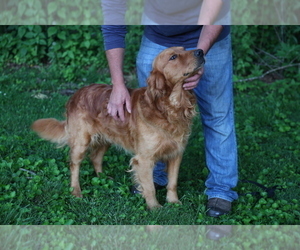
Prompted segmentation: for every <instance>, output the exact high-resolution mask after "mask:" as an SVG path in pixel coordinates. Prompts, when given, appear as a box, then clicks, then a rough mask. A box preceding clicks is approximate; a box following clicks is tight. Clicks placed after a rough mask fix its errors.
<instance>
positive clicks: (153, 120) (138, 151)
mask: <svg viewBox="0 0 300 250" xmlns="http://www.w3.org/2000/svg"><path fill="white" fill-rule="evenodd" d="M203 63H204V59H203V53H202V51H201V50H193V51H185V50H184V49H183V48H182V47H172V48H168V49H166V50H164V51H163V52H162V53H160V54H159V55H158V56H157V57H156V59H155V60H154V62H153V70H152V72H151V74H150V77H149V78H148V80H147V82H148V86H147V87H144V88H138V89H129V92H130V95H131V103H132V112H131V114H129V113H127V112H126V114H125V122H121V121H116V120H114V119H113V118H112V117H111V116H110V115H109V114H108V113H107V104H108V101H109V97H110V94H111V91H112V86H111V85H104V84H93V85H90V86H86V87H83V88H82V89H80V90H78V91H77V92H76V93H75V94H74V95H73V96H72V97H71V98H70V100H69V101H68V103H67V105H66V111H67V112H66V117H67V119H66V121H62V122H60V121H57V120H56V119H52V118H50V119H40V120H37V121H35V122H34V123H33V125H32V129H33V130H34V131H36V132H37V133H38V134H39V136H40V137H42V138H44V139H47V140H50V141H52V142H56V143H58V144H60V145H65V144H67V145H68V146H69V147H70V161H71V162H70V170H71V187H73V192H72V194H73V195H75V196H77V197H82V195H81V189H80V185H79V168H80V163H81V161H82V159H83V157H84V155H85V152H86V150H87V149H88V148H90V149H91V160H92V162H93V165H94V169H95V171H96V173H100V172H102V158H103V155H104V153H105V151H106V150H107V149H108V148H109V146H110V145H111V144H116V145H119V146H121V147H122V148H124V149H125V150H126V151H129V152H131V153H132V154H133V155H134V156H133V158H132V159H131V162H130V164H131V166H132V171H133V172H134V173H135V181H136V182H137V183H138V184H139V186H140V187H141V190H142V194H143V196H144V198H145V199H146V203H147V206H148V207H149V208H150V209H152V208H155V207H160V204H159V203H158V201H157V199H156V197H155V188H154V184H153V167H154V164H155V162H157V161H159V160H162V161H165V162H166V163H167V171H168V186H167V201H168V202H173V203H179V200H178V196H177V177H178V170H179V165H180V162H181V159H182V154H183V151H184V148H185V146H186V143H187V140H188V136H189V133H190V126H191V124H192V118H193V117H194V115H195V103H196V100H195V97H194V94H193V92H192V91H186V90H183V87H182V85H183V83H184V80H185V79H186V78H188V77H190V76H192V75H194V74H195V73H197V72H198V70H199V69H200V68H201V67H202V65H203Z"/></svg>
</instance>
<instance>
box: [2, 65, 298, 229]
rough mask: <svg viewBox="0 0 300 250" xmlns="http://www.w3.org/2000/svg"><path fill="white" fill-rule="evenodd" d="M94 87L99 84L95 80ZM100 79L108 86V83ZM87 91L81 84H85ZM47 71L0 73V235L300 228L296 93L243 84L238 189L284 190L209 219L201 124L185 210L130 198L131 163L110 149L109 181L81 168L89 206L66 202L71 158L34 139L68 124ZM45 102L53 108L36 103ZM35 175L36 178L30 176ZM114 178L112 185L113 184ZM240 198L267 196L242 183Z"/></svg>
mask: <svg viewBox="0 0 300 250" xmlns="http://www.w3.org/2000/svg"><path fill="white" fill-rule="evenodd" d="M96 78H97V77H96ZM103 79H106V78H105V77H103ZM79 85H80V86H82V84H79ZM76 87H77V85H75V84H70V83H69V84H65V83H61V80H60V76H59V74H57V73H55V72H52V71H51V68H50V69H43V68H39V69H38V68H20V69H18V70H10V71H1V72H0V111H1V116H0V124H1V125H0V155H1V156H0V170H1V171H0V207H1V209H0V224H2V225H7V224H10V225H41V224H42V225H53V224H56V225H64V224H73V225H98V224H101V225H152V224H159V225H210V224H220V225H222V224H229V225H250V224H251V225H266V224H270V225H274V224H280V225H283V224H299V222H300V219H299V218H300V212H299V211H300V207H299V206H300V202H299V197H300V189H299V185H300V184H299V182H300V148H299V142H300V129H299V127H300V109H299V107H300V83H299V82H296V81H294V80H292V79H291V80H290V81H287V80H286V79H285V80H278V81H277V82H274V83H272V84H266V83H262V82H257V81H256V82H251V83H237V84H236V86H235V106H236V109H235V111H236V130H237V136H238V146H239V173H240V179H247V180H253V181H256V182H258V183H261V184H263V185H265V186H267V187H272V186H275V185H278V186H280V189H277V190H276V195H275V197H273V198H268V197H267V194H266V193H264V192H261V193H260V196H252V195H245V196H244V195H242V196H240V199H239V200H238V201H236V202H234V203H233V211H232V213H231V214H230V215H226V216H223V217H221V218H219V219H214V218H210V217H207V216H206V215H205V204H206V196H205V195H204V194H203V192H204V189H205V186H204V182H205V179H206V176H207V174H208V171H207V169H206V167H205V159H204V148H203V136H202V130H201V125H200V123H199V121H198V119H196V120H195V124H194V128H193V133H192V136H191V138H190V141H189V145H188V147H187V149H186V152H185V154H184V159H183V162H182V165H181V171H180V174H179V187H178V193H179V197H180V200H181V201H182V205H174V204H173V205H170V204H166V203H165V195H166V192H165V190H161V191H159V192H158V198H159V201H160V202H161V203H162V204H164V207H163V208H162V209H160V210H157V211H148V210H147V209H146V206H145V202H144V200H143V199H142V198H141V197H140V196H139V195H131V194H130V191H129V188H130V186H131V178H130V174H129V173H128V172H126V171H127V170H128V169H129V166H128V163H129V159H130V156H128V155H125V154H124V153H123V152H122V151H119V150H116V149H115V148H112V149H110V150H109V152H108V153H107V154H106V156H105V159H104V173H103V174H102V175H101V176H100V178H98V177H96V176H95V174H94V172H93V168H92V166H91V163H90V162H89V160H88V159H86V160H85V161H84V162H83V164H82V167H81V177H80V181H81V187H82V190H83V194H84V198H83V199H78V198H74V197H72V196H71V195H70V188H69V169H68V148H60V149H57V148H56V147H55V145H53V144H50V143H49V142H46V141H43V140H41V139H39V138H38V137H37V135H36V134H34V133H33V132H32V131H31V130H30V125H31V123H32V122H33V121H34V120H36V119H38V118H46V117H55V118H58V119H63V113H64V105H65V102H66V101H67V100H68V98H69V96H67V95H63V94H62V93H65V92H66V91H63V90H65V89H69V90H73V89H74V88H76ZM38 94H44V95H45V96H46V97H47V98H45V99H40V98H37V97H40V96H41V95H38ZM29 171H31V172H29ZM109 177H113V179H111V178H109ZM236 190H237V191H238V192H240V193H243V194H245V193H249V192H255V191H261V190H260V189H259V188H258V187H256V186H255V185H252V184H247V183H239V184H238V186H237V188H236Z"/></svg>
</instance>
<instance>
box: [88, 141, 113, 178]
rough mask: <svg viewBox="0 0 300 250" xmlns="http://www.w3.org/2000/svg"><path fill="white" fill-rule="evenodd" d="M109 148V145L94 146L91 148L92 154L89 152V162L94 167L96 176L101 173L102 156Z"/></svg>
mask: <svg viewBox="0 0 300 250" xmlns="http://www.w3.org/2000/svg"><path fill="white" fill-rule="evenodd" d="M109 147H110V145H109V144H103V145H102V144H96V145H93V146H92V152H91V156H90V158H91V161H92V163H93V165H94V169H95V172H96V174H97V176H99V175H98V173H102V162H103V156H104V154H105V152H106V151H107V150H108V148H109Z"/></svg>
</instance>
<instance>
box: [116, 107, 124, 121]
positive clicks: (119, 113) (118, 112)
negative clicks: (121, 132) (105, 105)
mask: <svg viewBox="0 0 300 250" xmlns="http://www.w3.org/2000/svg"><path fill="white" fill-rule="evenodd" d="M117 115H118V118H119V119H120V120H121V121H122V122H124V121H125V116H124V106H123V105H122V106H120V107H118V111H117Z"/></svg>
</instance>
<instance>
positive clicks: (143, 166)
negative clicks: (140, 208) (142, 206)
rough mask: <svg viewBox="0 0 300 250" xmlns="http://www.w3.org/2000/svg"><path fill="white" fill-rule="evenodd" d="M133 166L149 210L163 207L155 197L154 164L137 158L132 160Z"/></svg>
mask: <svg viewBox="0 0 300 250" xmlns="http://www.w3.org/2000/svg"><path fill="white" fill-rule="evenodd" d="M131 165H132V170H133V171H134V174H135V182H136V183H137V184H139V185H140V186H141V188H142V194H143V197H144V198H145V200H146V203H147V206H148V208H149V209H154V208H159V207H161V205H160V204H159V203H158V201H157V199H156V196H155V187H154V183H153V167H154V162H153V161H152V160H150V159H146V158H142V157H138V156H135V157H133V158H132V159H131Z"/></svg>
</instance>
